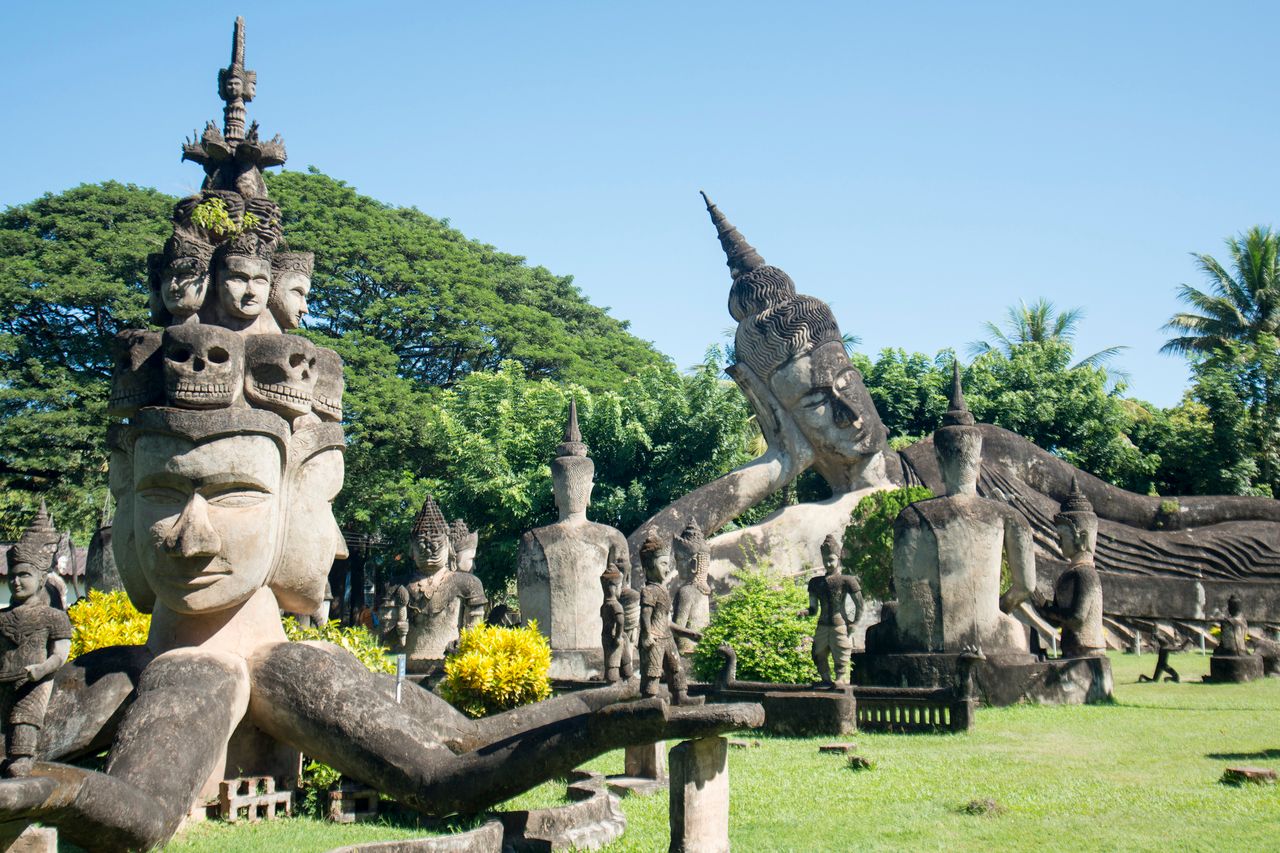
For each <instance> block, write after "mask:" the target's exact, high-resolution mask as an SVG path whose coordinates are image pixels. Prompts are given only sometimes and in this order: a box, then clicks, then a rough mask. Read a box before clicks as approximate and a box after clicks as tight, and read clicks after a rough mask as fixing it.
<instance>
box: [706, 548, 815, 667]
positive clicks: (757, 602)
mask: <svg viewBox="0 0 1280 853" xmlns="http://www.w3.org/2000/svg"><path fill="white" fill-rule="evenodd" d="M738 580H739V585H738V586H737V587H736V588H734V590H733V591H732V592H730V593H729V594H728V595H727V596H725V597H724V598H723V599H721V600H720V603H719V604H718V606H717V607H716V611H715V613H713V614H712V615H711V624H710V625H708V626H707V627H706V629H705V630H704V631H703V632H702V640H701V641H700V642H699V643H698V647H697V648H696V649H695V650H694V653H693V671H694V673H695V674H696V675H697V676H698V678H700V679H703V680H704V681H712V680H714V679H715V677H716V674H717V673H719V672H720V668H721V666H722V665H723V658H721V657H720V654H719V653H718V652H717V651H716V650H717V649H718V648H719V647H720V645H721V644H722V643H727V644H729V645H730V646H733V650H734V651H735V652H737V653H738V678H740V679H742V680H744V681H769V682H773V683H775V684H796V683H805V682H809V681H814V680H816V679H817V677H818V671H817V669H815V668H814V665H813V658H812V656H811V649H812V648H813V629H814V627H815V625H816V624H817V619H816V618H810V617H807V616H806V617H803V618H801V617H800V616H799V614H800V611H802V610H806V609H807V608H808V607H809V593H808V592H807V591H806V589H805V587H804V585H803V583H802V582H800V581H797V580H796V579H794V578H780V577H777V576H776V575H772V574H770V573H769V572H768V571H766V570H764V569H761V568H757V569H756V570H754V571H747V572H743V573H741V574H739V575H738Z"/></svg>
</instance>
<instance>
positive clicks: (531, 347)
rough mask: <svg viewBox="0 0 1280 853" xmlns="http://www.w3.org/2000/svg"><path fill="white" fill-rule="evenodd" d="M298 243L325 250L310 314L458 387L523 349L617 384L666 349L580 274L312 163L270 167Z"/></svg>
mask: <svg viewBox="0 0 1280 853" xmlns="http://www.w3.org/2000/svg"><path fill="white" fill-rule="evenodd" d="M267 186H268V188H269V190H270V192H271V196H272V198H274V199H275V200H276V201H277V202H278V203H279V204H280V206H281V209H282V211H283V214H284V229H285V235H286V237H287V238H288V240H289V244H290V246H291V247H292V248H295V249H304V250H310V251H314V252H315V253H316V270H315V277H314V283H313V291H312V297H311V299H310V308H311V316H310V318H309V320H308V321H307V325H308V326H309V327H310V328H312V329H315V330H316V331H319V332H323V333H324V334H326V335H328V336H330V337H335V338H336V337H342V336H344V335H346V334H348V333H351V332H358V333H360V334H362V335H364V336H365V337H366V338H368V339H371V340H379V341H382V342H384V343H385V344H386V345H387V346H388V347H389V348H390V349H391V351H392V352H393V353H394V354H395V355H396V357H397V358H398V359H399V361H400V368H399V370H400V373H401V374H402V375H404V376H406V377H410V378H412V379H413V380H415V381H416V382H419V383H421V384H423V385H430V386H436V387H448V386H450V385H453V384H454V383H456V382H458V381H459V380H460V379H462V378H463V377H464V376H466V375H467V374H468V373H470V372H472V371H475V370H493V369H495V368H496V367H497V366H498V365H499V364H500V363H501V362H502V361H503V360H505V359H514V360H516V361H518V362H520V364H521V365H522V367H523V369H524V370H525V372H526V374H527V375H529V376H537V377H546V378H551V379H563V380H566V381H570V382H578V383H581V384H583V385H585V386H587V387H590V388H600V389H603V388H608V387H611V386H612V385H615V384H616V383H618V382H621V381H622V379H623V378H624V377H626V376H629V375H632V374H634V373H636V372H637V371H639V370H640V369H641V368H642V367H644V366H646V365H654V364H659V363H661V362H664V361H665V358H664V357H663V356H662V355H661V354H659V353H658V352H657V351H656V350H654V349H653V347H652V346H651V345H650V344H648V343H647V342H645V341H642V340H640V339H639V338H636V337H635V336H634V335H631V334H629V333H628V332H627V331H626V329H627V324H626V323H625V322H624V321H621V320H617V319H615V318H613V317H611V316H609V314H608V313H606V310H605V309H601V308H598V307H596V306H594V305H592V304H591V303H590V302H588V301H587V300H586V299H585V298H584V297H583V296H582V294H581V292H579V290H578V289H577V288H576V287H574V286H573V278H572V277H571V276H557V275H554V274H552V273H550V272H548V271H547V270H546V269H545V268H543V267H531V266H529V265H528V264H526V263H525V260H524V258H522V257H519V256H516V255H509V254H506V253H503V252H499V251H498V250H497V249H495V248H493V247H492V246H488V245H485V244H483V243H480V242H477V241H475V240H470V239H468V238H467V237H466V236H465V235H463V234H462V233H461V232H459V231H457V230H456V229H454V228H451V227H449V224H448V221H447V220H440V219H435V218H433V217H431V216H428V215H427V214H425V213H423V212H421V211H419V210H417V209H415V208H404V207H391V206H389V205H385V204H383V203H381V202H379V201H376V200H374V199H372V198H369V197H368V196H363V195H360V194H359V193H357V192H356V191H355V190H354V189H352V188H351V187H349V186H347V185H346V184H344V183H343V182H342V181H338V180H334V179H333V178H330V177H328V176H326V175H323V174H320V173H319V172H317V171H315V170H314V169H313V170H311V171H309V172H284V173H282V174H273V175H270V176H268V178H267Z"/></svg>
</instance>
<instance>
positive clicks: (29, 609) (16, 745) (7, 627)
mask: <svg viewBox="0 0 1280 853" xmlns="http://www.w3.org/2000/svg"><path fill="white" fill-rule="evenodd" d="M57 547H58V533H57V531H56V530H54V528H53V524H52V522H51V521H50V520H49V514H48V512H47V511H46V510H45V506H44V502H43V501H41V503H40V510H39V512H38V513H37V514H36V517H35V520H34V521H32V523H31V526H30V527H28V528H27V529H26V531H25V532H24V533H23V534H22V537H21V538H20V539H19V540H18V541H17V542H16V543H15V544H14V546H13V547H12V548H10V549H9V552H8V554H6V557H7V560H8V570H9V606H8V607H6V608H4V609H3V610H0V726H2V727H3V729H2V730H3V734H4V757H5V760H6V763H5V765H4V775H5V776H10V777H14V776H26V775H27V774H29V773H30V772H31V765H32V762H33V760H34V756H35V754H36V745H37V742H38V738H39V734H40V728H41V726H42V725H43V724H44V716H45V709H46V707H47V706H48V704H49V695H50V694H51V693H52V691H53V681H52V676H53V673H54V672H55V671H56V670H57V669H58V667H60V666H62V665H63V664H64V663H66V661H67V655H68V654H70V652H71V622H70V621H69V620H68V619H67V614H66V613H64V612H63V611H62V610H61V609H59V608H57V607H51V606H49V604H48V603H47V601H46V600H45V599H44V597H43V596H42V595H41V591H42V590H43V589H44V588H45V583H46V581H47V580H48V575H49V569H50V568H51V567H52V565H53V559H54V553H55V551H56V550H57Z"/></svg>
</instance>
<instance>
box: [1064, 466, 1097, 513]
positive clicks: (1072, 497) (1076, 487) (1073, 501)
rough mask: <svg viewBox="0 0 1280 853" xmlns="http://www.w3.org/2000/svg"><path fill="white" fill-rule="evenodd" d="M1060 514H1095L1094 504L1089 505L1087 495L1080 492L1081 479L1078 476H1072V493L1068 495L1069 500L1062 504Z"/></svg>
mask: <svg viewBox="0 0 1280 853" xmlns="http://www.w3.org/2000/svg"><path fill="white" fill-rule="evenodd" d="M1059 512H1060V513H1066V512H1089V513H1091V512H1093V504H1091V503H1089V498H1087V497H1086V496H1085V493H1084V492H1082V491H1080V477H1079V476H1078V475H1076V474H1072V475H1071V492H1070V493H1069V494H1068V495H1067V499H1066V500H1065V501H1063V502H1062V508H1061V509H1060V510H1059Z"/></svg>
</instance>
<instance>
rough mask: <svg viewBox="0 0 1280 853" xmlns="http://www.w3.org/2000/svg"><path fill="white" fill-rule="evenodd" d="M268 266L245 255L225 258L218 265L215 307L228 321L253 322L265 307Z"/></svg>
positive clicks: (267, 290) (264, 261) (269, 265)
mask: <svg viewBox="0 0 1280 853" xmlns="http://www.w3.org/2000/svg"><path fill="white" fill-rule="evenodd" d="M270 293H271V263H270V262H269V261H267V260H265V259H263V258H254V257H250V256H248V255H226V256H224V257H223V258H222V262H221V263H220V264H219V265H218V305H219V307H220V308H221V309H222V311H223V313H225V314H226V315H227V316H228V317H231V318H234V319H236V320H253V319H254V318H256V317H257V316H258V315H259V314H261V313H262V309H264V308H266V307H267V297H268V296H269V295H270Z"/></svg>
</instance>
